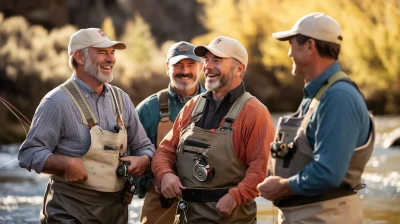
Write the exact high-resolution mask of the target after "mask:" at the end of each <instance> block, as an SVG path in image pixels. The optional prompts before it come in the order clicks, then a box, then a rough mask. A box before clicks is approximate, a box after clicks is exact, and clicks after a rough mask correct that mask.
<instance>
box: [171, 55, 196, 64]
mask: <svg viewBox="0 0 400 224" xmlns="http://www.w3.org/2000/svg"><path fill="white" fill-rule="evenodd" d="M187 58H190V59H192V60H194V61H197V62H201V58H199V57H197V56H195V55H187V54H183V55H178V56H175V57H170V58H169V59H168V60H167V62H168V63H170V64H172V65H174V64H176V63H178V62H179V61H180V60H183V59H187Z"/></svg>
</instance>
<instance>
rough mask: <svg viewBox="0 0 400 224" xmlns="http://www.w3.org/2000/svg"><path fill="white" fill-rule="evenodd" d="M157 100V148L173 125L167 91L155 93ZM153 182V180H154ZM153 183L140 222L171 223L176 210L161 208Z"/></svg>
mask: <svg viewBox="0 0 400 224" xmlns="http://www.w3.org/2000/svg"><path fill="white" fill-rule="evenodd" d="M157 98H158V101H159V104H160V122H158V127H157V147H158V146H159V145H160V142H161V141H162V140H163V138H164V136H165V135H167V133H168V132H169V131H170V130H171V129H172V126H173V123H172V122H171V120H170V119H169V100H168V89H163V90H161V91H159V92H158V93H157ZM154 181H155V180H154ZM154 181H153V183H152V184H151V185H150V186H149V189H148V191H147V192H146V196H145V197H144V202H143V206H142V211H141V212H140V222H141V223H142V224H144V223H148V224H163V223H173V222H174V219H175V214H176V208H175V207H174V206H173V207H171V208H162V207H161V204H160V200H159V196H160V195H159V194H158V193H157V192H156V191H155V186H154Z"/></svg>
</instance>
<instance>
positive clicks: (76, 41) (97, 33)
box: [68, 28, 126, 55]
mask: <svg viewBox="0 0 400 224" xmlns="http://www.w3.org/2000/svg"><path fill="white" fill-rule="evenodd" d="M111 46H113V47H114V48H115V49H121V50H122V49H125V48H126V45H125V44H124V43H123V42H119V41H112V40H110V39H109V38H108V37H107V35H106V34H105V33H104V32H103V31H102V30H101V29H99V28H88V29H81V30H78V31H77V32H76V33H74V34H72V36H71V38H70V39H69V44H68V55H72V54H73V53H74V52H75V51H76V50H80V49H85V48H88V47H95V48H107V47H111Z"/></svg>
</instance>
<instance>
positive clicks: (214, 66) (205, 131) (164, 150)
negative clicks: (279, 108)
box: [152, 36, 274, 223]
mask: <svg viewBox="0 0 400 224" xmlns="http://www.w3.org/2000/svg"><path fill="white" fill-rule="evenodd" d="M194 53H195V54H196V55H197V56H200V57H203V58H204V67H203V70H204V74H205V77H206V82H205V87H206V89H207V90H208V91H207V92H206V93H204V94H201V95H199V96H197V97H195V98H193V99H192V100H190V101H189V102H188V103H187V104H186V105H185V107H184V108H183V109H182V110H181V112H180V114H179V115H178V117H177V119H176V120H175V123H174V126H173V129H172V131H171V132H169V134H168V135H167V136H166V137H165V138H164V140H163V141H162V142H161V144H160V146H159V148H158V150H157V151H156V154H155V156H154V159H153V163H152V170H153V173H154V174H155V176H156V178H157V183H158V184H160V187H161V193H162V194H163V196H164V197H166V198H175V197H178V198H179V202H178V213H179V217H180V218H179V221H180V223H256V222H257V221H256V212H257V208H256V204H255V202H254V198H255V197H256V196H257V194H258V193H257V189H256V187H257V184H258V183H260V182H261V181H262V180H263V179H264V178H265V176H266V172H265V170H266V167H267V160H268V156H269V145H270V143H271V141H272V140H273V135H274V126H273V121H272V118H271V115H270V114H269V112H268V110H267V108H266V107H265V106H264V105H263V104H262V103H261V102H260V101H258V100H257V99H256V98H255V97H252V96H251V95H250V94H249V93H248V92H246V91H245V88H244V83H243V81H242V79H243V75H244V73H245V70H246V68H247V61H248V55H247V51H246V49H245V48H244V47H243V45H242V44H241V43H240V42H239V41H237V40H235V39H232V38H229V37H224V36H221V37H217V38H215V39H214V40H212V41H211V43H210V44H209V45H208V46H198V47H196V48H195V49H194Z"/></svg>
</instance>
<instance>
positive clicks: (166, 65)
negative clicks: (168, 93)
mask: <svg viewBox="0 0 400 224" xmlns="http://www.w3.org/2000/svg"><path fill="white" fill-rule="evenodd" d="M165 70H166V71H167V75H168V76H169V69H168V62H165Z"/></svg>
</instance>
